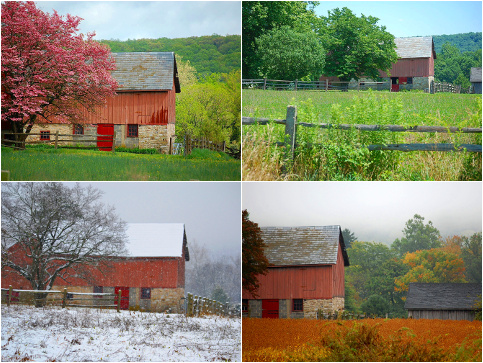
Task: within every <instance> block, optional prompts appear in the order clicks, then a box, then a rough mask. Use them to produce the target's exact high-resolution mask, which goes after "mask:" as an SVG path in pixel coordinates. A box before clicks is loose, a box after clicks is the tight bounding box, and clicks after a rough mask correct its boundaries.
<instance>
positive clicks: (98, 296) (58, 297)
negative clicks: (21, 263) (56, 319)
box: [2, 286, 121, 312]
mask: <svg viewBox="0 0 483 363" xmlns="http://www.w3.org/2000/svg"><path fill="white" fill-rule="evenodd" d="M20 294H22V295H23V296H21V295H20ZM49 294H52V295H54V296H52V297H48V295H49ZM25 295H27V296H25ZM76 296H79V297H76ZM88 296H92V298H88ZM88 301H89V302H91V304H87V303H86V302H88ZM111 302H112V304H111ZM2 303H6V304H7V306H10V305H11V304H26V305H31V304H32V303H33V304H35V305H37V304H40V305H42V306H43V305H46V304H48V305H57V306H62V308H66V307H83V308H99V309H106V308H116V309H117V311H118V312H120V311H121V290H119V292H118V294H110V293H97V292H96V293H94V292H93V293H90V292H69V291H67V288H65V289H64V290H63V291H58V290H18V289H14V288H12V286H10V287H9V288H8V289H3V288H2Z"/></svg>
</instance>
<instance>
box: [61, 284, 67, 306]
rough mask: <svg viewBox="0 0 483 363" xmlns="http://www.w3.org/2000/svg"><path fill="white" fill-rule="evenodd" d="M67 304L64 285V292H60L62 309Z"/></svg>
mask: <svg viewBox="0 0 483 363" xmlns="http://www.w3.org/2000/svg"><path fill="white" fill-rule="evenodd" d="M66 305H67V288H66V287H64V293H63V294H62V309H65V306H66Z"/></svg>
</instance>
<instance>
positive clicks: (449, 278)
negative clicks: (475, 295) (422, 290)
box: [395, 248, 466, 291]
mask: <svg viewBox="0 0 483 363" xmlns="http://www.w3.org/2000/svg"><path fill="white" fill-rule="evenodd" d="M403 263H404V264H405V265H407V266H409V267H410V270H409V271H408V272H407V273H406V274H405V275H403V276H400V277H397V278H396V279H395V284H396V287H395V289H396V291H407V290H408V288H409V284H410V283H411V282H433V283H444V282H466V279H465V264H464V262H463V259H462V258H460V257H459V256H458V255H457V254H455V253H452V252H448V251H447V250H445V249H444V248H432V249H430V250H422V251H416V252H409V253H407V254H406V255H405V256H404V259H403Z"/></svg>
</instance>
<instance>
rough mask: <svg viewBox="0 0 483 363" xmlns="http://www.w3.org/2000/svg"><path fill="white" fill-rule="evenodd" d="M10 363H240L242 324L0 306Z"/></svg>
mask: <svg viewBox="0 0 483 363" xmlns="http://www.w3.org/2000/svg"><path fill="white" fill-rule="evenodd" d="M1 324H2V336H1V338H2V345H1V346H2V350H1V352H2V356H1V360H2V362H6V361H26V360H32V361H57V362H61V361H63V362H65V361H70V362H78V361H90V362H100V361H116V362H126V361H143V362H149V361H154V362H170V361H182V362H192V361H195V362H206V361H218V362H219V361H241V321H240V319H236V318H221V317H216V316H211V317H204V318H186V317H185V316H183V315H176V314H170V315H168V314H158V313H141V312H129V311H122V312H121V313H117V312H116V311H115V310H97V309H82V308H68V309H62V308H57V307H46V308H35V307H32V306H10V307H7V306H5V305H3V304H2V320H1Z"/></svg>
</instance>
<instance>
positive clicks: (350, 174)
mask: <svg viewBox="0 0 483 363" xmlns="http://www.w3.org/2000/svg"><path fill="white" fill-rule="evenodd" d="M287 105H295V106H297V112H298V116H297V120H298V121H300V122H307V123H315V124H317V123H331V124H367V125H403V126H415V125H425V126H446V127H447V126H457V127H481V118H482V107H481V95H466V94H450V93H438V94H434V95H431V94H425V93H421V92H401V93H389V92H372V91H369V92H355V91H354V92H314V91H303V92H300V91H299V92H294V91H262V90H243V116H249V117H266V118H271V119H284V118H285V116H286V108H287ZM283 140H284V126H283V125H273V124H272V125H270V126H262V125H254V126H243V180H481V153H469V152H419V151H418V152H406V153H404V152H399V151H373V152H369V151H368V150H367V149H364V148H361V146H363V145H375V144H377V145H384V144H406V143H408V144H410V143H424V144H430V143H452V144H456V145H459V144H477V145H481V133H480V134H461V133H455V134H444V133H443V134H441V133H438V134H437V133H412V132H389V131H378V132H367V131H357V130H350V131H340V130H334V129H331V130H324V131H319V130H315V129H314V128H306V127H299V128H298V130H297V144H298V145H299V146H298V147H297V149H296V152H295V159H294V163H293V164H292V163H289V162H288V161H287V155H286V153H285V150H284V149H283V148H276V147H273V146H271V144H272V143H273V142H276V141H283ZM320 145H323V146H324V147H321V146H320ZM289 164H290V165H289Z"/></svg>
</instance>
